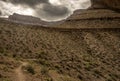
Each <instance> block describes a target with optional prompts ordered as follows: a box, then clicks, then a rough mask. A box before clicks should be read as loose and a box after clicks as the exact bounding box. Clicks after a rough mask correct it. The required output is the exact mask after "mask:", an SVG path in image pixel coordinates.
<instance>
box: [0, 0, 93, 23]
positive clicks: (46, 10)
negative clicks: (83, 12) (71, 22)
mask: <svg viewBox="0 0 120 81" xmlns="http://www.w3.org/2000/svg"><path fill="white" fill-rule="evenodd" d="M90 6H91V0H0V16H1V17H8V16H9V15H12V14H13V13H18V14H21V15H30V16H35V17H39V18H40V19H41V20H43V21H48V22H52V21H60V20H63V19H66V18H68V17H69V16H70V15H72V14H73V12H74V11H76V10H78V9H87V8H89V7H90Z"/></svg>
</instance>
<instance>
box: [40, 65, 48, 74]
mask: <svg viewBox="0 0 120 81" xmlns="http://www.w3.org/2000/svg"><path fill="white" fill-rule="evenodd" d="M48 71H49V70H48V68H46V67H43V68H42V69H41V73H42V74H43V75H48Z"/></svg>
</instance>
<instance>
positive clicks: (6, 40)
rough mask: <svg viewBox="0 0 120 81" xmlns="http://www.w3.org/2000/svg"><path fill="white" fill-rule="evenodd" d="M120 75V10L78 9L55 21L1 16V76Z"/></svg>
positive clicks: (96, 78)
mask: <svg viewBox="0 0 120 81" xmlns="http://www.w3.org/2000/svg"><path fill="white" fill-rule="evenodd" d="M119 80H120V13H119V12H116V11H113V10H110V9H91V10H87V11H82V13H81V12H75V14H73V15H72V16H71V17H70V18H68V19H67V20H66V21H64V22H63V23H62V24H60V25H57V24H55V25H54V26H53V27H52V26H50V27H49V26H47V27H44V26H39V25H24V24H20V23H14V22H11V21H8V20H5V19H0V81H119Z"/></svg>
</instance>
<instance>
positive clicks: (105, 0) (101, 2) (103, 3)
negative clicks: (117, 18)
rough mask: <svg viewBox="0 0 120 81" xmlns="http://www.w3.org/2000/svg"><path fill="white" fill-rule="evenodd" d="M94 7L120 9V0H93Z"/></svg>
mask: <svg viewBox="0 0 120 81" xmlns="http://www.w3.org/2000/svg"><path fill="white" fill-rule="evenodd" d="M91 2H92V8H112V9H120V0H91Z"/></svg>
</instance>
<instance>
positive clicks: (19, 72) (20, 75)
mask: <svg viewBox="0 0 120 81" xmlns="http://www.w3.org/2000/svg"><path fill="white" fill-rule="evenodd" d="M21 63H22V64H21V65H20V66H19V67H18V68H16V69H15V73H16V76H17V81H26V77H25V74H24V73H23V70H22V67H23V66H26V65H27V62H21Z"/></svg>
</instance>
